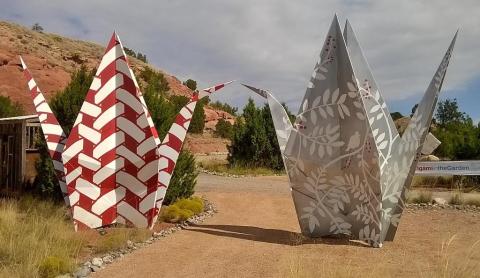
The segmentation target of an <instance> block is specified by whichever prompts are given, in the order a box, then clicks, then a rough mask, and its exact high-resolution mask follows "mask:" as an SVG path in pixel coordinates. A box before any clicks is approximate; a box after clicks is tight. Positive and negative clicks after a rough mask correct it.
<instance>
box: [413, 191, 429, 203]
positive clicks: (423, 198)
mask: <svg viewBox="0 0 480 278" xmlns="http://www.w3.org/2000/svg"><path fill="white" fill-rule="evenodd" d="M432 196H433V194H432V192H431V191H427V190H422V191H419V192H415V193H413V192H412V196H409V197H408V198H407V203H412V204H428V203H431V202H432Z"/></svg>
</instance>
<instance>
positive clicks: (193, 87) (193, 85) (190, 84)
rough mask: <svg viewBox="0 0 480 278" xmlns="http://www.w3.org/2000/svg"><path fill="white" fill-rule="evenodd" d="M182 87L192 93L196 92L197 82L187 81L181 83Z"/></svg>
mask: <svg viewBox="0 0 480 278" xmlns="http://www.w3.org/2000/svg"><path fill="white" fill-rule="evenodd" d="M183 85H185V86H187V87H188V88H189V89H190V90H192V91H196V90H197V81H195V80H193V79H188V80H187V81H185V82H183Z"/></svg>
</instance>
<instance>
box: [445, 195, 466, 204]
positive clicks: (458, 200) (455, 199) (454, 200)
mask: <svg viewBox="0 0 480 278" xmlns="http://www.w3.org/2000/svg"><path fill="white" fill-rule="evenodd" d="M463 202H464V198H463V194H462V193H460V192H456V193H454V194H453V195H452V197H450V200H449V201H448V203H449V204H450V205H461V204H463Z"/></svg>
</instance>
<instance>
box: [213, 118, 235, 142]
mask: <svg viewBox="0 0 480 278" xmlns="http://www.w3.org/2000/svg"><path fill="white" fill-rule="evenodd" d="M214 133H215V135H217V136H219V137H222V138H227V139H231V138H232V135H233V125H232V124H231V123H230V122H228V121H226V120H225V119H223V118H221V119H219V120H218V122H217V124H216V125H215V132H214Z"/></svg>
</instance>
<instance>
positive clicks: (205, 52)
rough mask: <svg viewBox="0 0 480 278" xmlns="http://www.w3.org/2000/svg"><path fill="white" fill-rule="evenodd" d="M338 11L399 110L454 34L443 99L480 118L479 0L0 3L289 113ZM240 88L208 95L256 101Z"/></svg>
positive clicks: (424, 82) (3, 10) (23, 18)
mask: <svg viewBox="0 0 480 278" xmlns="http://www.w3.org/2000/svg"><path fill="white" fill-rule="evenodd" d="M335 13H336V14H337V15H338V18H339V20H340V23H341V24H343V23H344V21H345V20H346V19H347V18H348V20H349V21H350V23H351V24H352V26H353V28H354V30H355V32H356V35H357V38H358V40H359V42H360V44H361V46H362V48H363V50H364V53H365V56H366V57H367V60H368V62H369V64H370V66H371V68H372V72H373V74H374V76H375V78H376V81H377V83H378V85H379V87H380V90H381V93H382V95H383V96H384V98H385V99H386V101H387V104H388V106H389V108H390V111H391V112H394V111H400V112H401V113H402V114H409V113H410V111H411V108H412V106H413V105H414V104H415V103H417V102H418V101H419V100H420V99H421V97H422V95H423V93H424V91H425V90H426V88H427V86H428V84H429V82H430V80H431V78H432V77H433V74H434V72H435V70H436V68H437V66H438V64H439V63H440V61H441V59H442V57H443V55H444V53H445V51H446V49H447V47H448V45H449V43H450V41H451V39H452V38H453V35H454V33H455V31H456V30H457V29H460V31H459V37H458V39H457V44H456V46H455V50H454V53H453V56H452V60H451V62H450V66H449V69H448V72H447V76H446V79H445V81H444V86H443V89H442V93H441V95H440V98H441V99H445V98H447V97H448V98H456V99H457V101H458V103H459V106H460V109H461V110H462V111H464V112H466V113H468V114H469V115H470V116H471V117H472V119H473V120H474V121H475V122H478V121H479V120H480V108H479V106H480V105H479V104H480V2H479V1H478V0H458V1H451V0H435V1H431V0H429V1H427V0H402V1H398V0H397V1H390V0H388V1H387V0H365V1H361V0H340V1H333V0H324V1H319V0H296V1H291V0H290V1H283V0H257V1H254V0H241V1H240V0H236V1H233V0H198V1H187V0H161V1H147V0H137V1H122V0H101V1H99V0H96V1H92V0H81V1H71V0H0V20H7V21H12V22H16V23H19V24H22V25H26V26H32V25H33V24H34V23H36V22H38V23H40V25H41V26H43V28H44V29H45V31H46V32H52V33H57V34H60V35H63V36H68V37H72V38H76V39H82V40H88V41H93V42H96V43H99V44H101V45H106V43H107V41H108V39H109V38H110V36H111V34H112V32H113V31H114V30H116V31H117V33H118V34H119V36H120V38H121V39H122V43H123V44H124V46H127V47H129V48H131V49H134V50H136V51H140V52H142V53H144V54H146V55H147V59H148V60H149V62H150V63H152V64H154V65H155V66H157V67H158V68H161V69H163V70H165V71H167V72H169V73H171V74H173V75H175V76H177V77H178V78H179V79H181V80H186V79H188V78H192V79H194V80H197V82H198V84H199V87H200V88H204V87H208V86H211V85H213V84H215V83H219V82H223V81H228V80H232V79H234V80H237V81H239V82H243V83H247V84H250V85H253V86H256V87H260V88H263V89H268V90H270V91H272V92H273V93H274V94H275V96H276V97H277V99H279V100H280V101H283V102H286V103H287V105H288V106H289V107H290V110H291V111H295V112H296V111H298V107H299V102H300V101H301V99H302V97H303V95H304V93H305V89H306V85H307V81H308V79H309V77H310V75H311V72H312V70H313V66H314V65H315V63H316V59H317V57H318V54H319V52H320V49H321V47H322V45H323V42H324V40H325V36H326V33H327V31H328V28H329V26H330V24H331V21H332V19H333V16H334V15H335ZM239 82H237V84H235V85H231V86H229V87H227V88H226V89H224V90H222V91H221V92H220V93H218V95H216V96H213V97H212V99H213V100H220V101H223V102H227V103H229V104H231V105H234V106H238V107H240V108H241V107H243V105H244V104H245V103H246V101H247V100H248V98H249V97H253V98H254V99H255V101H256V102H257V103H259V104H260V103H262V102H263V100H262V99H261V98H260V97H258V96H254V95H253V94H252V93H250V91H248V90H247V89H245V88H243V87H242V86H240V84H239Z"/></svg>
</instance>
